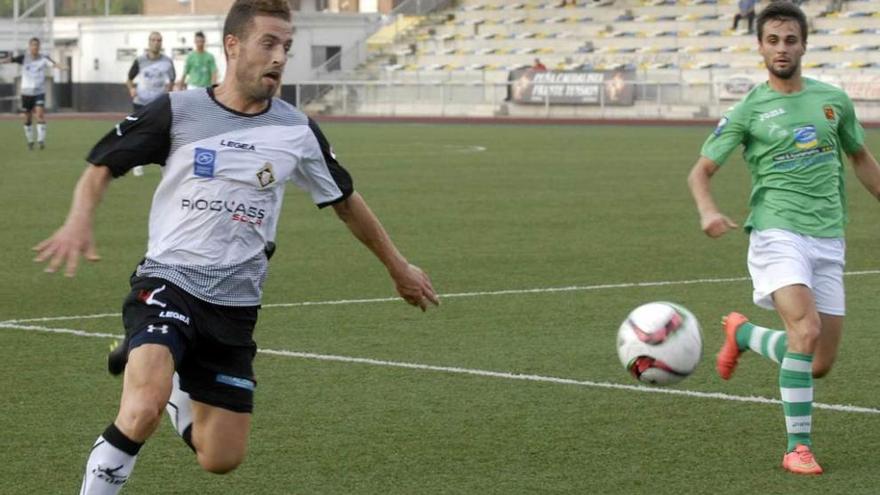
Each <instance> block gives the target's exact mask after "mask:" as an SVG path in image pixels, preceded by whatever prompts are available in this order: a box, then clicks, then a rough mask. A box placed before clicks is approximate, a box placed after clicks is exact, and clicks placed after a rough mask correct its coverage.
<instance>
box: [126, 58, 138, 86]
mask: <svg viewBox="0 0 880 495" xmlns="http://www.w3.org/2000/svg"><path fill="white" fill-rule="evenodd" d="M140 71H141V67H140V66H139V65H138V60H137V59H134V62H132V64H131V68H130V69H128V80H129V81H134V78H136V77H137V75H138V72H140Z"/></svg>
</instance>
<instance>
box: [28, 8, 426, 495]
mask: <svg viewBox="0 0 880 495" xmlns="http://www.w3.org/2000/svg"><path fill="white" fill-rule="evenodd" d="M292 36H293V32H292V24H291V14H290V7H289V5H288V2H287V0H237V1H236V2H235V3H234V4H233V6H232V7H231V10H230V12H229V14H228V16H227V18H226V22H225V26H224V35H223V43H224V49H225V53H226V57H227V62H228V63H227V69H226V77H225V78H224V80H223V83H222V84H221V85H219V86H217V87H216V88H205V89H198V90H192V91H182V92H175V93H169V94H166V95H163V96H161V97H159V98H157V99H156V100H154V101H153V102H152V103H150V104H148V105H146V106H145V107H144V108H142V109H141V110H140V111H138V112H135V113H134V114H133V115H130V116H128V117H126V119H125V120H123V121H122V122H120V123H119V124H117V125H116V127H115V128H114V129H113V130H112V131H111V132H109V133H108V134H107V135H106V136H105V137H104V138H103V139H102V140H101V141H100V142H99V143H98V144H97V145H96V146H95V147H94V148H93V149H92V151H91V153H90V155H89V158H88V161H89V162H90V165H88V166H87V168H86V170H85V172H84V173H83V175H82V176H81V178H80V180H79V182H78V183H77V185H76V188H75V190H74V197H73V203H72V205H71V208H70V213H69V215H68V217H67V219H66V221H65V222H64V224H63V225H62V226H61V227H60V228H59V229H58V230H57V231H56V232H55V233H54V234H52V235H51V236H50V237H49V238H48V239H46V240H45V241H43V242H41V243H40V244H38V245H37V246H35V247H34V249H35V250H36V251H37V256H36V261H38V262H43V261H48V265H47V267H46V271H48V272H55V271H57V270H59V269H62V267H63V266H65V267H66V269H65V274H66V275H68V276H73V275H74V274H75V272H76V269H77V265H78V262H79V260H80V257H81V256H83V255H84V256H85V258H86V259H88V260H92V261H94V260H97V259H98V255H97V252H96V248H95V241H94V237H93V228H92V224H93V221H94V216H95V209H96V207H97V206H98V203H99V202H100V199H101V197H102V195H103V193H104V191H105V190H106V189H107V187H108V185H109V183H110V182H111V179H112V178H113V177H118V176H120V175H123V174H125V173H126V172H127V171H128V170H130V169H131V168H132V167H134V166H135V165H140V164H148V163H157V164H160V165H162V180H161V182H160V184H159V186H158V187H157V189H156V193H155V195H154V198H153V203H152V206H151V210H150V222H149V242H148V248H147V253H146V256H145V258H144V260H143V261H142V262H141V263H140V264H139V265H138V267H137V269H136V270H135V273H134V274H133V275H132V278H131V287H132V289H131V292H130V293H129V295H128V297H127V298H126V300H125V302H124V303H123V323H124V325H125V328H126V338H125V340H124V342H123V347H122V349H123V350H124V352H123V353H122V355H123V356H124V357H125V358H127V363H126V364H125V368H124V378H123V386H122V398H121V403H120V406H119V413H118V415H117V416H116V419H115V421H113V422H112V423H110V425H109V426H107V428H106V429H105V430H104V432H103V433H102V434H101V435H100V436H99V437H98V439H97V441H96V442H95V443H94V445H93V446H92V449H91V451H90V453H89V458H88V461H87V464H86V469H85V474H84V477H83V481H82V485H81V492H80V493H81V494H84V495H85V494H88V495H95V494H101V495H104V494H115V493H117V492H118V491H119V490H120V489H121V487H122V486H123V485H124V484H125V482H126V480H127V479H128V478H129V476H130V474H131V472H132V469H133V467H134V465H135V461H136V459H137V455H138V452H139V450H140V448H141V446H142V445H143V444H144V442H145V441H146V440H147V439H148V438H149V437H150V436H151V435H152V434H153V432H154V431H155V430H156V428H157V427H158V426H159V423H160V420H161V415H162V410H163V409H166V408H167V411H168V413H169V415H170V417H171V421H172V424H173V425H174V427H175V429H176V431H177V432H178V434H179V435H180V436H181V437H182V438H183V439H184V441H185V442H186V443H187V444H188V445H189V446H190V447H191V448H192V449H193V451H194V452H195V453H196V457H197V460H198V463H199V464H200V465H201V467H202V468H203V469H205V470H207V471H209V472H213V473H226V472H229V471H231V470H233V469H235V468H236V467H237V466H238V465H239V464H240V463H241V462H242V461H243V459H244V456H245V450H246V447H247V439H248V434H249V431H250V425H251V413H252V410H253V394H254V389H255V386H256V382H255V379H254V373H253V358H254V355H255V353H256V344H255V343H254V341H253V339H252V333H253V329H254V326H255V324H256V319H257V310H258V307H259V304H260V300H261V296H262V284H263V280H264V278H265V275H266V270H267V267H268V258H269V256H270V255H271V251H272V250H273V249H274V244H273V243H274V240H275V229H276V227H277V224H278V215H279V213H280V211H281V202H282V198H283V195H284V186H285V185H286V184H287V183H288V182H293V183H294V184H296V185H297V186H299V187H300V188H302V189H304V190H306V191H307V192H308V193H309V194H310V195H311V197H312V199H313V201H314V202H315V203H316V204H317V205H318V206H319V207H325V206H332V207H333V209H334V210H335V212H336V214H337V215H338V216H339V218H340V219H341V220H342V221H343V222H344V223H345V224H346V225H347V227H348V228H349V229H350V231H351V232H352V234H353V235H354V236H355V237H356V238H357V239H358V240H360V241H361V242H362V243H363V244H364V245H365V246H366V247H367V248H369V249H370V250H371V251H372V252H373V253H374V254H375V256H376V257H377V258H378V259H379V260H380V261H381V262H382V263H383V264H384V265H385V267H386V268H387V270H388V273H389V275H390V276H391V278H392V280H393V281H394V283H395V284H396V287H397V291H398V293H399V294H400V296H401V297H402V298H403V299H404V300H405V301H406V302H408V303H409V304H411V305H414V306H417V307H419V308H421V309H422V310H425V309H426V308H427V307H428V306H429V305H431V304H439V299H438V297H437V294H436V293H435V291H434V289H433V287H432V286H431V282H430V279H429V278H428V276H427V275H426V274H425V273H424V272H422V270H420V269H419V268H418V267H416V266H415V265H412V264H410V263H409V262H408V261H407V259H406V258H404V256H403V255H402V254H401V253H400V252H399V251H398V250H397V248H396V247H395V245H394V243H393V242H392V241H391V239H390V238H389V236H388V235H387V234H386V232H385V230H384V228H383V227H382V224H381V223H380V222H379V220H378V219H377V218H376V217H375V216H374V214H373V213H372V212H371V210H370V208H369V207H368V206H367V204H366V202H365V201H364V199H363V198H362V197H361V196H360V195H359V194H358V193H357V192H355V191H354V188H353V186H352V181H351V177H350V175H349V174H348V172H347V171H346V170H345V169H344V168H342V166H341V165H340V164H339V163H338V162H337V160H336V156H335V154H334V153H333V152H332V151H331V149H330V144H329V143H328V142H327V139H326V138H325V137H324V135H323V133H322V132H321V130H320V129H319V128H318V126H317V124H315V123H314V122H313V121H312V120H311V119H309V118H308V117H307V116H305V115H304V114H302V113H301V112H299V111H298V110H297V109H295V108H294V107H293V106H292V105H289V104H288V103H286V102H284V101H282V100H280V99H277V98H273V97H272V95H274V94H275V93H276V91H277V89H278V87H279V85H280V84H281V75H282V73H283V71H284V68H285V64H286V62H287V52H288V51H289V50H290V46H291V43H292ZM288 489H289V487H285V488H284V489H279V491H284V490H288Z"/></svg>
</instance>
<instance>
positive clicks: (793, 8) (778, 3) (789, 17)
mask: <svg viewBox="0 0 880 495" xmlns="http://www.w3.org/2000/svg"><path fill="white" fill-rule="evenodd" d="M768 21H797V23H798V25H799V26H800V28H801V39H802V41H803V43H804V44H805V45H806V44H807V33H808V31H809V26H808V25H807V16H806V14H804V11H803V10H801V8H800V7H798V6H797V5H795V4H793V3H791V2H789V1H787V0H774V1H773V2H770V5H768V6H766V7H764V10H762V11H761V13H760V14H758V21H757V25H758V29H757V32H758V42H759V43H760V42H761V41H762V40H763V39H764V38H763V37H764V24H767V22H768Z"/></svg>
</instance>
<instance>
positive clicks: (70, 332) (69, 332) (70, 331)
mask: <svg viewBox="0 0 880 495" xmlns="http://www.w3.org/2000/svg"><path fill="white" fill-rule="evenodd" d="M0 328H12V329H16V330H26V331H29V332H45V333H63V334H67V335H76V336H78V337H108V338H116V339H121V338H122V337H123V336H122V335H121V334H119V335H117V334H113V333H96V332H84V331H82V330H74V329H72V328H52V327H39V326H35V325H19V324H18V323H13V322H8V321H3V322H0Z"/></svg>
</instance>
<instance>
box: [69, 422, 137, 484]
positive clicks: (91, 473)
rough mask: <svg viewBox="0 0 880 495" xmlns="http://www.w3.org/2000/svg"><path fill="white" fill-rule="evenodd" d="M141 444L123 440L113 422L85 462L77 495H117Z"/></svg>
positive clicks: (132, 466)
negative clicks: (84, 470)
mask: <svg viewBox="0 0 880 495" xmlns="http://www.w3.org/2000/svg"><path fill="white" fill-rule="evenodd" d="M142 445H143V444H142V443H137V442H135V441H132V440H130V439H129V438H128V437H126V436H125V435H124V434H123V433H122V432H121V431H119V429H118V428H116V425H114V424H113V423H110V426H108V427H107V429H106V430H104V433H103V434H102V435H101V436H100V437H98V440H97V441H96V442H95V445H93V446H92V451H91V453H90V454H89V460H88V463H86V472H85V475H84V476H83V482H82V488H81V489H80V492H79V493H80V495H116V494H117V493H119V490H121V489H122V485H124V484H125V482H126V481H128V476H129V475H130V474H131V471H132V469H134V464H135V462H136V461H137V454H138V451H139V450H140V448H141V446H142Z"/></svg>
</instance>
